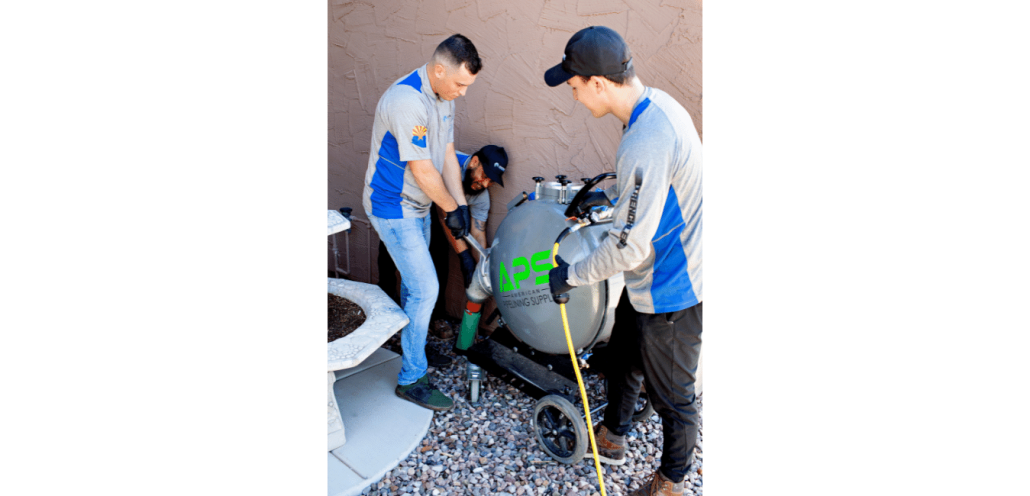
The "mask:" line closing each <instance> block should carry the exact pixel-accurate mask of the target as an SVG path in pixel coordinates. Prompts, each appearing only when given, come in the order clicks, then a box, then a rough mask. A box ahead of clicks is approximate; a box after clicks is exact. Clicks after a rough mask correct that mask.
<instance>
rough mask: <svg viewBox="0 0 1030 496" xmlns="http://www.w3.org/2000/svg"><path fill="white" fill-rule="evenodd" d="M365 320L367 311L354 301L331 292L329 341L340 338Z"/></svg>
mask: <svg viewBox="0 0 1030 496" xmlns="http://www.w3.org/2000/svg"><path fill="white" fill-rule="evenodd" d="M364 322H365V312H364V311H362V310H361V307H359V306H358V305H357V304H355V303H354V302H352V301H350V300H348V299H346V298H340V297H339V296H336V295H334V294H332V293H329V342H330V343H331V342H333V340H336V339H340V338H342V337H344V336H346V335H348V334H350V333H352V332H354V330H355V329H357V328H358V327H360V326H361V324H363V323H364Z"/></svg>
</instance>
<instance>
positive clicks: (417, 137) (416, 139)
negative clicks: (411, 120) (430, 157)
mask: <svg viewBox="0 0 1030 496" xmlns="http://www.w3.org/2000/svg"><path fill="white" fill-rule="evenodd" d="M427 131H429V130H428V129H426V127H425V126H415V128H414V129H412V130H411V134H412V136H411V144H413V145H415V146H420V147H422V148H425V147H426V132H427Z"/></svg>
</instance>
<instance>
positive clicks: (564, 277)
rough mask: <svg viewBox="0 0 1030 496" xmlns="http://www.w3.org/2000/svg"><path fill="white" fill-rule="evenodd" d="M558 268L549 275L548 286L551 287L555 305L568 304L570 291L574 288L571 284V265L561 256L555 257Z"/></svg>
mask: <svg viewBox="0 0 1030 496" xmlns="http://www.w3.org/2000/svg"><path fill="white" fill-rule="evenodd" d="M554 259H555V261H556V262H558V266H557V267H555V268H553V269H551V271H550V272H548V273H547V279H548V284H550V285H551V298H554V302H555V303H568V302H569V290H571V289H572V288H574V287H575V286H572V285H570V284H569V264H567V263H565V261H564V260H562V259H561V257H559V256H555V257H554Z"/></svg>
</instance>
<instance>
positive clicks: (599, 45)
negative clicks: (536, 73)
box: [544, 26, 633, 86]
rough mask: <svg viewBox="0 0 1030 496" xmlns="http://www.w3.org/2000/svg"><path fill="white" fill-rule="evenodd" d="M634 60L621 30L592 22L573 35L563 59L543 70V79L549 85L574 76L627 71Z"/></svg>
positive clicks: (607, 74)
mask: <svg viewBox="0 0 1030 496" xmlns="http://www.w3.org/2000/svg"><path fill="white" fill-rule="evenodd" d="M632 63H633V54H632V53H630V51H629V45H627V44H626V41H625V40H623V39H622V36H619V33H616V32H615V30H613V29H611V28H606V27H604V26H590V27H588V28H584V29H581V30H579V32H578V33H576V34H574V35H572V38H570V39H569V42H568V43H566V44H565V56H564V57H562V61H561V63H560V64H558V65H556V66H554V67H552V68H550V69H548V70H547V72H545V73H544V81H545V82H546V83H547V85H548V86H558V85H559V84H562V83H564V82H565V81H568V80H569V78H571V77H572V76H583V77H590V76H611V75H614V74H619V73H622V72H624V71H625V70H626V69H628V68H629V67H630V65H632Z"/></svg>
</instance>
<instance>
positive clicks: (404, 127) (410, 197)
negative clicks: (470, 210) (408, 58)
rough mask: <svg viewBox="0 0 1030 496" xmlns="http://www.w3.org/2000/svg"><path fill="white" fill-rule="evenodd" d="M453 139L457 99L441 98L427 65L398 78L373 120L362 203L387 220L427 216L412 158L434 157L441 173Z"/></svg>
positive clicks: (368, 211)
mask: <svg viewBox="0 0 1030 496" xmlns="http://www.w3.org/2000/svg"><path fill="white" fill-rule="evenodd" d="M453 142H454V102H453V101H444V100H440V99H439V98H437V96H436V94H435V93H433V88H432V86H430V84H429V78H428V76H427V75H426V66H422V67H419V68H418V69H416V70H414V71H412V72H411V73H409V74H408V75H406V76H404V77H402V78H400V79H398V80H397V81H395V82H394V83H393V84H391V85H390V87H389V88H388V89H387V90H386V92H384V93H383V96H382V97H380V98H379V104H378V105H376V113H375V120H374V121H373V123H372V149H371V151H370V152H369V154H368V169H367V170H366V172H365V188H364V191H363V193H362V198H361V205H362V207H364V209H365V213H366V214H368V215H374V216H376V217H380V218H384V219H401V218H404V219H411V218H420V217H425V216H426V215H427V214H428V213H429V205H431V204H432V201H431V200H430V199H429V196H428V195H426V194H425V193H424V192H423V191H422V189H421V188H419V187H418V183H416V182H415V176H414V175H413V174H412V172H411V168H410V167H408V161H411V160H432V161H433V166H435V167H436V170H437V172H440V173H442V172H443V165H444V155H445V152H446V150H447V145H448V144H449V143H453Z"/></svg>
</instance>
